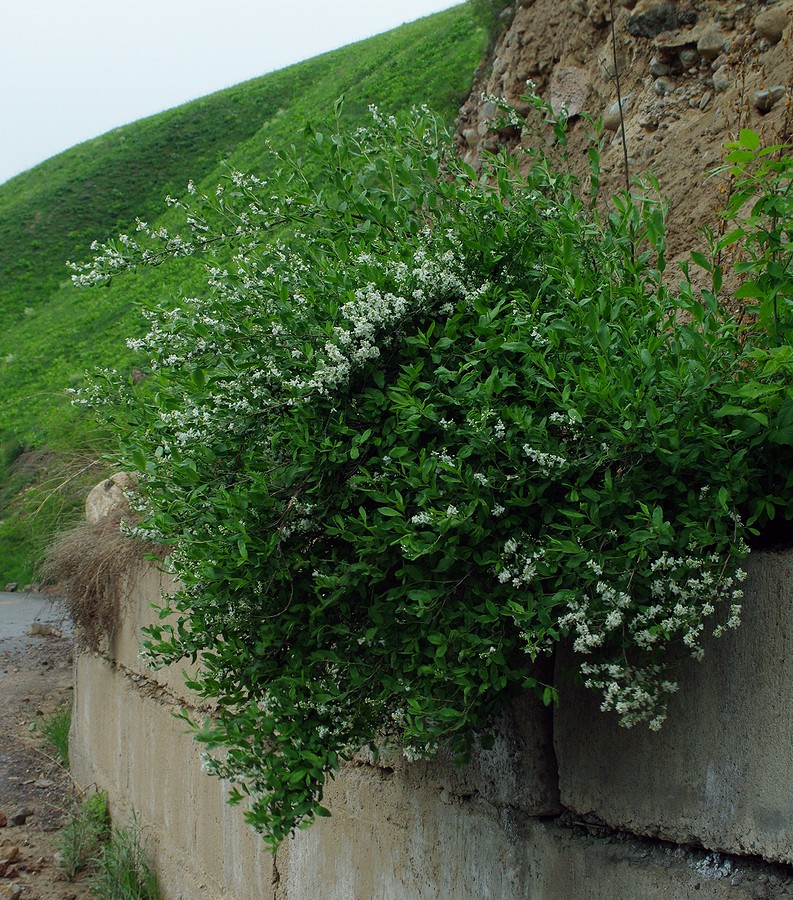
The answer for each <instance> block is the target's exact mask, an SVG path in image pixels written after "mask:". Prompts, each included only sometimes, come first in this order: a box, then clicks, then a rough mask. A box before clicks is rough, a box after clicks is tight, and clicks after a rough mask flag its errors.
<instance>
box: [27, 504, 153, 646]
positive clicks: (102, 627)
mask: <svg viewBox="0 0 793 900" xmlns="http://www.w3.org/2000/svg"><path fill="white" fill-rule="evenodd" d="M158 549H160V548H157V547H154V546H152V545H150V544H144V543H143V542H141V541H139V540H136V539H134V538H132V537H130V536H129V535H127V534H124V533H123V532H122V530H121V528H120V520H119V519H118V518H109V519H104V520H102V521H101V522H97V523H87V522H86V523H83V524H81V525H77V526H75V527H74V528H71V529H69V530H68V531H65V532H63V533H62V534H61V535H60V536H59V537H58V538H56V540H55V541H54V542H53V543H52V545H51V546H50V548H49V550H48V552H47V554H46V556H45V557H44V560H43V561H42V564H41V567H40V577H41V579H42V581H43V582H44V583H45V584H48V585H57V586H58V589H59V591H60V592H61V593H62V594H63V595H64V596H65V602H66V606H67V608H68V611H69V614H70V616H71V618H72V621H73V622H74V624H75V626H76V634H75V637H76V640H77V642H78V644H79V645H80V646H83V647H87V648H89V649H91V650H100V649H102V648H103V646H106V642H107V641H108V640H109V639H111V638H112V637H113V635H114V634H115V631H116V629H117V628H118V625H119V622H120V620H121V609H122V604H123V601H124V599H125V596H124V591H125V586H126V584H127V582H128V577H127V576H129V575H130V574H131V573H132V572H134V571H135V569H136V568H137V567H138V566H140V565H141V564H142V563H143V562H144V555H145V554H151V553H155V554H157V551H158Z"/></svg>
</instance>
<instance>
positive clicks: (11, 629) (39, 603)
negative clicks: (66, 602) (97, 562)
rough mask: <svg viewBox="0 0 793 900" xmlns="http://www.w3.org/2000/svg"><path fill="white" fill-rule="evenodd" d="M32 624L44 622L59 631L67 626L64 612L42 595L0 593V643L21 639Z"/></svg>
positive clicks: (49, 598)
mask: <svg viewBox="0 0 793 900" xmlns="http://www.w3.org/2000/svg"><path fill="white" fill-rule="evenodd" d="M34 622H45V623H47V624H48V625H53V626H54V627H55V628H59V629H60V630H61V631H65V630H66V626H67V625H68V624H69V623H68V622H67V621H64V611H63V607H61V606H60V605H59V604H57V603H53V601H52V598H51V597H45V596H43V595H42V594H16V593H14V594H7V593H5V592H4V591H0V641H2V640H7V639H8V638H19V637H23V636H25V635H26V634H27V633H28V630H29V628H30V626H31V625H32V624H33V623H34Z"/></svg>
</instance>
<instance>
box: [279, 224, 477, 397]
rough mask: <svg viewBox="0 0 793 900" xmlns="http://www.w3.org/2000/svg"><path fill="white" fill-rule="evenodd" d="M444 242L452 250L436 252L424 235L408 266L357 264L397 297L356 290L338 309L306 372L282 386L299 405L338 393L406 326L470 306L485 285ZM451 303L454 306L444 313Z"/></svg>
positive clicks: (374, 289) (370, 287)
mask: <svg viewBox="0 0 793 900" xmlns="http://www.w3.org/2000/svg"><path fill="white" fill-rule="evenodd" d="M445 237H446V240H447V241H448V242H450V243H452V244H453V245H452V246H451V247H447V248H446V249H443V250H440V251H438V250H436V249H435V247H434V246H433V245H434V239H433V237H432V235H431V234H429V233H425V235H424V244H423V246H420V247H419V248H418V249H417V250H416V251H415V253H414V255H413V259H412V263H411V264H410V265H408V264H407V263H405V262H401V261H400V262H397V263H392V264H390V265H389V264H388V263H379V262H378V261H376V260H374V259H373V258H371V257H369V256H367V257H366V258H365V259H359V263H360V262H363V263H365V264H366V265H369V266H372V267H376V268H380V269H381V270H382V274H383V275H384V276H385V278H384V279H383V280H385V281H391V282H393V283H394V286H395V288H396V292H394V291H385V290H383V289H382V288H381V287H378V285H376V284H375V283H373V282H370V283H368V284H365V285H363V286H362V287H359V288H357V289H356V290H355V292H354V296H353V299H351V300H349V301H348V302H346V303H343V304H342V305H341V307H340V309H339V319H338V321H337V323H336V324H334V325H333V326H332V328H331V331H330V335H329V337H328V339H327V340H326V341H325V343H324V346H323V347H322V348H321V349H320V350H319V351H318V352H315V351H314V350H313V349H312V353H313V358H312V360H311V366H310V371H309V372H308V373H305V374H303V373H301V374H300V375H298V376H295V377H293V378H291V379H288V380H287V381H286V386H287V387H289V388H290V389H291V390H292V391H293V392H294V393H295V394H297V395H298V396H299V397H302V398H303V399H309V398H310V397H311V396H313V395H320V396H322V395H328V394H331V393H333V392H335V391H338V390H343V389H344V388H345V387H346V386H347V384H348V383H349V380H350V377H351V376H352V374H353V373H354V372H355V371H356V370H357V369H359V368H360V367H361V366H362V365H363V364H364V363H366V362H367V361H368V360H371V359H377V358H378V357H379V356H380V346H379V345H380V343H385V344H387V343H390V341H391V340H392V338H393V333H394V331H395V330H397V329H399V327H400V326H401V325H402V324H403V323H404V322H405V321H407V320H411V319H414V318H415V317H416V316H417V315H419V314H420V313H424V312H429V311H430V310H432V309H434V310H436V311H437V312H440V313H443V314H450V313H451V312H453V310H454V306H455V305H456V303H459V302H460V301H462V302H464V303H466V304H468V305H470V304H473V302H474V300H475V299H476V298H477V297H478V296H480V295H481V294H483V293H484V292H485V291H486V290H487V289H488V287H489V285H488V284H486V283H481V282H474V281H473V280H472V279H471V277H470V276H469V274H468V272H467V270H466V266H465V261H464V257H463V254H462V248H461V246H460V245H459V243H458V242H457V241H456V240H452V238H453V236H452V238H450V236H449V235H448V234H447V235H446V236H445ZM450 301H454V302H453V303H451V305H450V306H448V307H447V305H446V304H447V303H449V302H450ZM311 370H313V371H311Z"/></svg>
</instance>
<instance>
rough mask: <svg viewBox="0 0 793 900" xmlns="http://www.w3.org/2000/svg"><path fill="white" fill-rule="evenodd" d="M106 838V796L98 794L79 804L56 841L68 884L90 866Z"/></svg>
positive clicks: (108, 818) (108, 827)
mask: <svg viewBox="0 0 793 900" xmlns="http://www.w3.org/2000/svg"><path fill="white" fill-rule="evenodd" d="M109 835H110V812H109V810H108V806H107V794H106V793H105V792H104V791H98V792H97V793H95V794H91V795H90V796H89V797H87V798H86V799H85V800H83V801H82V802H81V803H79V804H78V805H77V806H76V807H75V809H74V811H73V813H72V816H71V819H70V820H69V822H68V824H67V825H66V827H65V828H64V829H63V831H62V832H61V835H60V840H59V842H58V843H59V848H58V850H59V863H60V867H61V868H62V869H63V872H64V875H65V876H66V878H67V880H69V881H72V880H73V879H74V878H75V876H76V875H77V874H78V873H79V872H81V871H82V870H83V869H85V868H87V867H88V866H90V865H91V863H92V861H93V860H94V859H95V858H96V856H97V854H98V853H99V852H100V850H101V848H102V845H103V844H104V842H105V841H106V840H107V839H108V837H109Z"/></svg>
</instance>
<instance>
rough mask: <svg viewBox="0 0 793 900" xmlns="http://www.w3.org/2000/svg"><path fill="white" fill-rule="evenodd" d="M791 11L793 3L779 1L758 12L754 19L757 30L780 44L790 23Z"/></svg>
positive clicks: (768, 39) (761, 34)
mask: <svg viewBox="0 0 793 900" xmlns="http://www.w3.org/2000/svg"><path fill="white" fill-rule="evenodd" d="M791 11H793V3H778V4H776V5H775V6H772V7H771V8H770V9H766V10H764V11H763V12H761V13H758V15H757V18H756V19H755V20H754V28H755V31H756V32H757V34H758V35H759V36H760V37H762V38H765V39H766V40H767V41H770V42H771V43H772V44H778V43H779V41H781V40H782V32H783V31H784V30H785V29H786V28H787V26H788V25H789V24H790V14H791Z"/></svg>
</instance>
